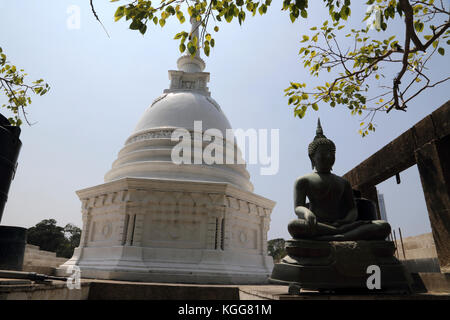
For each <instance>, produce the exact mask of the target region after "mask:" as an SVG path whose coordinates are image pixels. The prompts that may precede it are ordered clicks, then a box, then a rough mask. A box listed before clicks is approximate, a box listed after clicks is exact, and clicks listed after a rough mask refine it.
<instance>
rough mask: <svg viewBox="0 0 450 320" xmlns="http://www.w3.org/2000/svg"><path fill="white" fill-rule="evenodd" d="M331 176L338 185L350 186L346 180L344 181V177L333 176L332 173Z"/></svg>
mask: <svg viewBox="0 0 450 320" xmlns="http://www.w3.org/2000/svg"><path fill="white" fill-rule="evenodd" d="M332 176H333V178H334V179H335V180H336V181H339V182H340V183H342V184H344V185H350V182H349V181H348V180H347V179H345V178H344V177H341V176H338V175H335V174H334V173H332Z"/></svg>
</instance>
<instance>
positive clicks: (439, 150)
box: [415, 136, 450, 273]
mask: <svg viewBox="0 0 450 320" xmlns="http://www.w3.org/2000/svg"><path fill="white" fill-rule="evenodd" d="M415 157H416V161H417V167H418V169H419V173H420V180H421V181H422V188H423V192H424V194H425V201H426V203H427V209H428V215H429V218H430V223H431V229H432V231H433V238H434V243H435V245H436V251H437V254H438V259H439V264H440V266H441V272H445V273H450V171H449V170H450V136H446V137H445V138H442V139H440V140H433V141H431V142H429V143H426V144H424V145H423V146H422V147H421V148H419V149H417V150H416V152H415Z"/></svg>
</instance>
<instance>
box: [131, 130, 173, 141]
mask: <svg viewBox="0 0 450 320" xmlns="http://www.w3.org/2000/svg"><path fill="white" fill-rule="evenodd" d="M172 132H173V130H171V129H170V130H157V131H151V132H146V133H143V134H140V135H137V136H135V137H133V138H130V139H128V140H127V142H126V143H125V144H126V145H127V144H130V143H133V142H137V141H142V140H150V139H163V138H164V139H170V138H171V137H172Z"/></svg>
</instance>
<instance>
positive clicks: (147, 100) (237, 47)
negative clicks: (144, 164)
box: [0, 0, 450, 239]
mask: <svg viewBox="0 0 450 320" xmlns="http://www.w3.org/2000/svg"><path fill="white" fill-rule="evenodd" d="M122 2H123V1H122ZM94 3H95V5H96V9H97V12H98V14H99V16H100V18H101V19H102V21H103V23H104V25H105V27H106V29H107V30H108V32H109V34H110V35H111V38H108V37H107V35H106V34H105V32H104V31H103V29H102V27H101V26H100V25H99V24H98V23H97V22H96V21H95V18H94V17H93V15H92V13H91V11H90V8H89V1H75V0H71V1H68V0H16V1H7V0H0V39H1V41H0V46H1V47H2V48H3V50H4V52H5V53H6V54H7V56H8V59H9V60H10V61H12V62H13V63H14V64H16V65H17V66H18V67H20V68H24V69H25V70H26V72H27V73H28V74H29V79H30V80H35V79H38V78H44V79H45V81H46V82H48V83H49V84H50V85H51V91H50V92H49V93H48V94H47V95H45V96H43V97H32V98H33V103H32V105H31V107H30V108H29V120H30V121H31V122H36V124H34V125H33V126H31V127H30V126H28V125H26V124H25V125H23V126H22V135H21V140H22V143H23V147H22V150H21V153H20V156H19V167H18V172H17V174H16V177H15V180H14V181H13V183H12V185H11V189H10V193H9V200H8V202H7V204H6V209H5V212H4V215H3V219H2V224H3V225H16V226H23V227H31V226H33V225H35V224H36V223H38V222H39V221H41V220H43V219H48V218H54V219H56V220H57V222H58V224H59V225H65V224H66V223H74V224H76V225H78V226H80V227H81V225H82V224H81V210H80V207H81V202H80V201H79V199H78V197H77V195H76V194H75V191H76V190H80V189H84V188H87V187H91V186H95V185H98V184H101V183H103V177H104V174H105V173H106V172H107V171H108V170H109V169H110V168H111V164H112V162H113V161H114V160H115V159H116V157H117V153H118V152H119V150H120V149H121V148H122V146H123V144H124V142H125V140H126V139H127V138H128V136H129V135H130V134H131V132H132V131H133V129H134V127H135V125H136V124H137V122H138V120H139V119H140V117H141V115H142V113H143V112H144V111H145V109H146V108H147V107H148V106H149V105H150V104H151V102H152V101H153V100H154V99H155V98H156V97H158V96H159V95H160V94H161V93H162V91H163V90H164V89H166V88H168V86H169V80H168V73H167V71H168V70H175V69H176V60H177V58H178V57H179V51H178V49H177V48H178V42H177V41H175V40H172V38H173V36H174V35H175V33H177V32H179V31H182V30H185V29H189V26H187V25H186V24H185V25H179V23H178V22H177V21H176V20H173V21H171V22H170V21H168V22H167V24H166V27H165V28H164V29H161V28H160V27H159V26H157V27H155V26H149V28H148V31H147V34H146V35H145V36H142V35H141V34H140V33H139V32H136V31H132V30H129V29H128V24H127V23H125V22H124V21H120V22H118V23H114V21H113V14H114V11H115V8H116V7H117V6H118V4H120V3H121V2H118V3H117V2H116V3H109V2H107V1H94ZM355 3H356V1H355ZM71 5H78V6H79V7H80V8H81V24H80V29H76V30H70V29H69V28H68V27H67V19H68V18H69V14H68V13H67V9H68V8H69V7H70V6H71ZM280 6H281V3H280V4H278V3H276V1H274V2H273V4H272V7H271V8H270V9H269V12H268V14H267V15H265V16H263V17H260V16H258V17H255V18H251V17H250V15H248V17H247V20H246V22H245V23H244V25H243V26H242V27H240V26H239V25H238V24H237V23H232V24H223V23H222V24H219V26H220V32H219V33H218V34H217V35H216V46H215V48H213V49H212V50H211V55H210V57H206V58H205V57H203V58H204V60H205V62H206V69H205V72H210V74H211V77H210V78H211V80H210V83H209V89H210V91H211V94H212V97H213V98H214V99H215V100H216V101H217V102H218V103H219V104H220V106H221V108H222V110H223V111H224V113H225V114H226V116H227V117H228V120H229V121H230V123H231V125H232V126H233V128H235V129H236V128H242V129H244V130H245V129H249V128H255V129H279V130H280V169H279V172H278V174H276V175H272V176H262V175H260V167H259V166H258V165H249V166H248V170H249V172H250V175H251V182H252V183H253V185H254V187H255V190H254V192H255V193H257V194H259V195H262V196H264V197H267V198H269V199H272V200H274V201H276V202H277V204H276V206H275V208H274V210H273V212H272V216H271V226H270V230H269V234H268V238H269V239H273V238H279V237H282V238H290V236H289V234H288V232H287V224H288V223H289V221H290V220H291V219H293V218H295V215H294V212H293V183H294V181H295V179H296V178H297V177H298V176H301V175H304V174H307V173H309V172H310V171H311V164H310V161H309V158H308V155H307V146H308V144H309V143H310V142H311V140H312V139H313V138H314V135H315V128H316V123H317V118H318V117H319V116H320V119H321V122H322V127H323V129H324V133H325V135H326V136H327V137H328V138H330V139H332V140H333V141H334V142H335V144H336V146H337V154H336V164H335V166H334V168H333V171H334V173H335V174H339V175H343V174H345V173H346V172H347V171H348V170H350V169H352V168H353V167H355V166H356V165H358V164H359V163H360V162H362V161H363V160H365V159H366V158H367V157H369V156H370V155H371V154H373V153H375V152H376V151H378V150H379V149H380V148H382V147H383V146H384V145H386V144H387V143H389V142H390V141H391V140H393V139H395V138H396V137H397V136H399V135H400V134H401V133H403V132H404V131H406V130H407V129H409V128H410V127H411V126H413V125H414V124H415V123H417V122H418V121H420V120H421V119H422V118H424V117H425V116H426V115H428V114H429V113H431V112H432V111H434V110H435V109H437V108H438V107H440V106H441V105H442V104H443V103H444V102H446V101H447V99H448V90H449V89H450V86H449V84H448V83H445V84H443V85H441V86H440V87H437V88H433V89H430V90H429V91H426V92H425V93H424V94H423V95H421V96H420V97H418V98H417V99H415V100H414V101H413V102H412V103H411V104H410V105H409V110H408V112H406V113H404V112H395V111H393V112H391V113H389V114H388V115H385V114H379V115H377V118H376V119H377V121H376V123H377V125H378V126H377V131H376V133H375V134H371V135H370V136H369V137H367V138H361V137H360V136H359V134H358V129H359V122H360V118H358V117H357V116H351V115H350V112H349V111H348V109H346V108H343V107H336V108H334V109H332V108H331V107H329V106H327V105H325V104H321V105H319V111H318V112H314V111H312V110H311V112H308V114H307V116H306V117H305V118H304V119H298V118H294V116H293V111H292V109H291V108H290V106H288V105H287V99H286V98H285V97H284V92H283V90H284V89H285V88H286V87H287V86H289V81H296V82H307V83H313V84H314V83H317V84H319V82H318V81H324V80H328V79H327V78H325V77H328V78H329V79H330V80H331V77H332V75H326V74H324V75H323V76H322V77H321V78H319V79H312V78H311V77H310V75H309V72H308V71H307V70H305V69H304V68H303V66H302V64H301V63H300V59H299V56H298V51H299V49H300V43H299V40H300V39H301V35H302V34H303V32H304V31H307V30H309V28H310V27H312V26H314V25H318V24H319V22H320V21H322V19H323V17H324V16H325V15H326V14H327V13H326V10H324V9H323V8H322V6H323V5H322V1H314V2H313V1H310V8H309V10H308V13H309V18H308V20H306V21H305V20H301V21H297V22H296V23H294V24H292V23H291V22H290V20H289V17H288V14H287V13H286V12H281V11H280ZM353 7H355V5H353ZM365 10H366V7H365V5H361V7H360V8H359V9H358V8H354V9H353V11H352V17H353V20H351V21H352V22H351V23H352V24H353V26H357V27H359V28H361V27H363V26H364V24H363V22H361V20H362V17H363V13H364V12H365ZM394 29H395V28H394ZM372 32H373V34H376V32H375V31H372ZM346 33H348V32H345V30H343V31H342V35H345V34H346ZM429 69H430V70H429V74H430V75H431V76H432V77H433V79H438V78H439V77H442V75H448V72H449V69H450V68H449V63H448V57H447V58H446V57H442V56H440V55H436V56H435V57H434V60H433V61H432V62H431V63H430V64H429ZM1 99H2V98H0V103H3V100H1ZM1 112H2V113H3V112H4V111H3V110H2V111H1ZM401 179H402V183H401V184H400V185H397V184H396V182H395V177H393V178H391V179H389V180H387V181H385V182H384V183H382V184H380V185H379V186H378V190H379V192H380V193H383V194H384V197H385V202H386V209H387V215H388V220H389V222H390V223H391V225H392V227H393V228H395V229H397V228H398V227H401V228H402V233H403V236H409V235H416V234H421V233H425V232H430V226H429V220H428V215H427V210H426V205H425V200H424V196H423V192H422V187H421V184H420V179H419V174H418V171H417V168H416V167H415V166H414V167H412V168H410V169H408V170H406V171H404V172H402V173H401Z"/></svg>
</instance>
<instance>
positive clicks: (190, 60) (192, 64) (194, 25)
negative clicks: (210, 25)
mask: <svg viewBox="0 0 450 320" xmlns="http://www.w3.org/2000/svg"><path fill="white" fill-rule="evenodd" d="M190 21H191V33H190V38H189V40H190V41H191V40H193V39H194V38H195V37H196V38H197V52H196V53H195V56H194V57H191V55H190V54H189V53H188V54H185V55H182V56H181V57H180V58H178V61H177V66H178V70H180V71H184V72H189V73H193V72H202V71H203V70H204V69H205V67H206V65H205V62H204V61H203V59H202V58H200V48H199V46H198V44H199V42H200V32H199V29H200V25H201V22H200V21H197V19H196V18H194V17H191V20H190Z"/></svg>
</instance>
